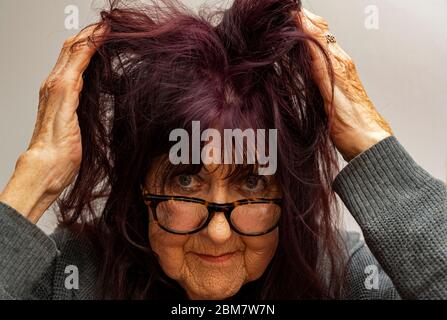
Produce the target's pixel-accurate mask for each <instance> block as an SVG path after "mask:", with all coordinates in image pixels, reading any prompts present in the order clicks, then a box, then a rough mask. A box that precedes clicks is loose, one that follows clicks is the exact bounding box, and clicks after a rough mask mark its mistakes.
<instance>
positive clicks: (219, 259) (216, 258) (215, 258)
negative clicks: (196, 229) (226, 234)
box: [196, 252, 235, 263]
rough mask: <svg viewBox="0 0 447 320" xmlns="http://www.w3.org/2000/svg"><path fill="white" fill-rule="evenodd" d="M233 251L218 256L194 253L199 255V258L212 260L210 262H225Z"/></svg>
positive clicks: (232, 254) (231, 255)
mask: <svg viewBox="0 0 447 320" xmlns="http://www.w3.org/2000/svg"><path fill="white" fill-rule="evenodd" d="M234 254H235V252H229V253H226V254H222V255H220V256H212V255H208V254H199V253H196V255H198V256H199V258H201V259H203V260H205V261H207V262H212V263H219V262H225V261H228V260H230V259H231V258H232V257H233V256H234Z"/></svg>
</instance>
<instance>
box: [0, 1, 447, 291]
mask: <svg viewBox="0 0 447 320" xmlns="http://www.w3.org/2000/svg"><path fill="white" fill-rule="evenodd" d="M163 5H164V6H160V5H159V4H157V2H155V1H153V2H152V4H151V5H148V6H147V7H145V8H134V9H132V8H129V7H125V8H124V7H120V6H118V4H117V3H116V2H114V3H113V4H112V7H111V8H110V10H107V11H103V12H102V13H101V21H100V22H99V23H98V24H95V25H93V26H90V27H88V28H86V29H84V30H83V31H82V32H81V33H80V34H79V35H77V36H76V37H73V38H70V39H69V40H67V42H66V43H65V45H64V47H63V49H62V52H61V54H60V57H59V59H58V61H57V63H56V66H55V68H54V70H53V71H52V72H51V74H50V76H49V77H48V79H47V80H46V81H45V82H44V83H43V85H42V87H41V90H40V102H39V110H38V116H37V121H36V126H35V130H34V133H33V137H32V139H31V143H30V145H29V147H28V149H27V150H26V151H25V152H24V153H23V154H22V155H21V156H20V157H19V159H18V160H17V163H16V167H15V171H14V174H13V175H12V177H11V179H10V180H9V182H8V184H7V185H6V187H5V188H4V190H3V192H2V194H1V196H0V201H1V203H0V242H1V246H0V296H1V297H2V298H13V299H15V298H37V299H93V298H108V299H165V298H178V299H230V298H231V299H242V298H254V299H281V298H282V299H327V298H329V299H340V298H352V299H399V298H405V299H414V298H447V252H446V248H445V247H446V246H445V244H446V240H447V238H446V237H447V236H446V235H447V232H446V231H447V216H446V213H447V192H446V188H445V185H444V184H443V183H442V182H441V181H438V180H436V179H434V178H433V177H431V176H430V175H429V174H428V173H427V172H426V171H425V170H424V169H422V168H421V167H420V166H418V165H417V164H416V163H415V162H414V161H413V159H412V158H411V157H410V155H409V154H408V153H407V152H406V151H405V150H404V148H403V147H402V146H401V145H400V144H399V142H398V141H397V139H396V137H394V136H393V133H392V131H391V129H390V127H389V126H388V124H387V123H386V121H385V120H384V119H383V118H382V117H381V116H380V115H379V114H378V112H377V111H376V109H375V107H374V105H373V103H372V102H371V100H370V99H369V98H368V96H367V94H366V92H365V90H364V88H363V86H362V84H361V82H360V79H359V76H358V74H357V72H356V68H355V65H354V63H353V62H352V60H351V59H350V57H349V56H348V55H347V54H346V53H345V52H344V51H343V50H342V49H341V48H340V46H339V45H338V44H337V42H336V39H335V37H334V36H333V35H331V34H329V33H328V25H327V23H326V21H325V20H324V19H322V18H321V17H318V16H315V15H314V14H311V13H310V12H308V11H306V10H305V9H302V8H301V4H300V3H299V2H298V1H292V0H281V1H280V0H276V1H274V0H262V1H261V0H256V1H254V0H235V1H234V4H233V6H232V7H231V8H230V9H228V10H225V11H222V12H219V14H220V18H221V19H220V20H219V23H217V24H216V23H214V22H215V21H216V20H215V19H214V18H215V17H216V15H208V16H206V17H205V16H204V14H203V15H202V16H197V15H195V14H193V13H191V12H189V11H188V9H187V8H184V7H182V6H181V5H180V4H179V3H171V2H168V1H163ZM196 123H199V124H200V129H205V131H203V132H202V136H201V137H202V138H203V137H204V135H205V139H201V140H200V141H198V142H197V141H195V142H194V141H191V140H192V139H190V137H192V136H194V135H195V134H197V133H198V132H197V127H196V126H195V124H196ZM228 129H233V131H232V132H233V133H234V132H239V133H241V132H249V131H247V130H250V129H252V130H253V132H256V133H257V135H256V138H257V141H256V142H257V144H256V147H255V148H254V149H253V148H252V147H253V145H252V144H251V143H249V142H250V140H249V139H248V138H247V136H244V137H243V138H247V139H246V141H247V143H246V149H243V150H242V151H241V150H240V149H238V148H237V147H238V145H237V144H235V145H232V144H230V148H229V151H228V148H227V150H224V152H222V150H221V148H220V146H221V142H222V141H220V140H221V137H222V135H218V134H219V133H225V132H227V131H226V130H228ZM175 130H177V131H175ZM234 130H236V131H234ZM237 130H239V131H237ZM175 132H177V133H178V134H175ZM205 132H206V133H207V134H205ZM266 132H269V133H272V135H270V134H269V135H268V137H267V135H266V134H265V133H266ZM173 133H174V134H173ZM199 133H200V132H199ZM184 134H185V135H184ZM223 135H224V136H225V134H223ZM210 136H212V139H210ZM178 137H183V138H185V137H186V138H185V139H186V140H184V141H183V142H185V143H184V145H185V148H184V150H180V151H185V150H186V151H188V152H186V154H182V155H180V156H179V155H178V152H177V151H179V149H175V148H174V147H175V146H176V145H177V144H176V143H178V141H177V140H178V139H176V138H178ZM206 137H208V138H206ZM233 138H234V137H232V138H231V139H233ZM231 141H232V140H230V142H231ZM242 141H244V140H242ZM258 142H261V143H260V144H258ZM210 146H211V148H210ZM224 146H227V143H226V142H224ZM261 146H264V147H265V146H268V148H267V149H268V150H269V151H268V154H267V155H266V154H265V150H261V149H262V148H261ZM173 148H174V149H173ZM250 148H252V149H250ZM263 149H266V148H263ZM173 150H174V151H173ZM204 150H205V151H204ZM336 150H338V151H339V152H340V153H341V155H342V156H343V158H344V159H345V160H346V161H348V165H347V166H346V167H345V168H344V169H343V170H342V171H341V172H338V171H337V154H336V152H335V151H336ZM189 151H191V152H189ZM261 151H264V152H261ZM250 152H252V153H251V154H252V155H253V154H254V155H256V157H255V161H251V162H250V161H247V160H248V159H249V157H248V155H250ZM224 153H225V156H228V155H229V159H232V157H231V156H232V155H234V156H235V158H237V156H241V157H240V158H239V160H240V159H243V160H244V161H242V162H239V163H238V162H234V161H220V160H222V159H223V158H225V156H224ZM262 155H264V156H265V157H264V158H262V157H261V156H262ZM266 156H268V157H267V158H268V159H270V160H271V161H274V162H276V164H275V166H271V167H270V168H271V169H272V168H273V170H270V172H267V174H266V171H262V170H260V169H262V168H264V169H265V164H266V162H265V161H264V160H265V158H266ZM173 159H174V160H176V161H173ZM179 159H180V160H181V161H177V160H179ZM227 160H228V159H227ZM337 173H338V175H337ZM72 182H74V183H73V184H72ZM69 186H70V188H67V187H69ZM65 189H67V190H66V191H67V192H66V193H64V194H62V193H63V191H64V190H65ZM334 191H335V192H336V193H337V194H338V195H339V196H340V198H341V199H342V200H343V202H344V203H345V204H346V206H347V208H348V209H349V211H350V212H351V214H352V215H353V216H354V217H355V218H356V220H357V222H358V223H359V225H360V226H361V228H362V230H363V233H364V236H365V241H366V243H365V242H363V241H362V240H361V239H360V237H359V236H358V235H356V234H352V233H346V232H343V231H341V230H340V229H339V227H338V226H337V223H336V222H337V208H336V206H335V205H334V204H335V193H334ZM102 199H104V201H103V202H101V203H100V204H101V206H97V205H96V204H97V203H95V201H97V200H102ZM56 200H57V204H58V205H59V209H60V224H59V226H58V228H57V229H56V231H55V232H54V233H53V234H52V235H51V236H47V235H46V234H44V233H43V232H42V231H41V230H40V229H39V228H38V227H36V226H35V223H36V222H37V221H38V220H39V219H40V217H41V216H42V214H43V213H44V212H45V210H46V209H47V208H48V207H49V206H50V205H51V204H53V203H54V202H56ZM98 207H100V208H101V209H98ZM74 275H76V276H78V278H76V277H75V276H74Z"/></svg>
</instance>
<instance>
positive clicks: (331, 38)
mask: <svg viewBox="0 0 447 320" xmlns="http://www.w3.org/2000/svg"><path fill="white" fill-rule="evenodd" d="M324 37H325V38H326V41H327V43H336V42H337V38H335V36H334V35H333V34H331V33H326V34H325V35H324Z"/></svg>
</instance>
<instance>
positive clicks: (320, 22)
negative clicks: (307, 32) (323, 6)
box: [302, 7, 329, 31]
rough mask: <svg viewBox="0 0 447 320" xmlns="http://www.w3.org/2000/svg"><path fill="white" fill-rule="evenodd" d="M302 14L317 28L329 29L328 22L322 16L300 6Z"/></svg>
mask: <svg viewBox="0 0 447 320" xmlns="http://www.w3.org/2000/svg"><path fill="white" fill-rule="evenodd" d="M302 12H303V14H304V15H305V16H306V17H307V18H308V19H309V20H310V21H311V22H312V23H313V24H314V25H315V26H317V27H318V28H320V29H322V30H324V31H327V30H329V24H328V22H327V21H326V19H324V18H323V17H320V16H317V15H316V14H314V13H312V12H310V11H309V10H307V9H306V8H304V7H303V8H302Z"/></svg>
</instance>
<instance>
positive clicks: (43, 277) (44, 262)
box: [0, 137, 447, 299]
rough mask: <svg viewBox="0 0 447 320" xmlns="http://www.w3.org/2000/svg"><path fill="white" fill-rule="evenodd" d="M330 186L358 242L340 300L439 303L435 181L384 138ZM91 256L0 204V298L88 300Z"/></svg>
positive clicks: (77, 242)
mask: <svg viewBox="0 0 447 320" xmlns="http://www.w3.org/2000/svg"><path fill="white" fill-rule="evenodd" d="M333 187H334V190H335V191H336V193H337V194H338V195H339V196H340V198H341V199H342V201H343V202H344V203H345V205H346V207H347V208H348V210H349V211H350V212H351V214H352V215H353V216H354V218H355V219H356V221H357V222H358V223H359V225H360V227H361V228H362V231H363V234H364V238H365V241H363V240H361V237H360V236H359V235H358V234H354V233H350V234H348V236H347V237H346V239H345V241H346V244H347V246H348V248H349V255H350V260H349V268H348V274H347V277H346V281H347V282H346V295H345V297H346V298H347V299H400V298H403V299H447V190H446V186H445V185H444V183H443V182H441V181H439V180H436V179H434V178H433V177H432V176H430V174H428V173H427V172H426V171H425V170H424V169H422V168H421V167H420V166H418V165H417V164H416V163H415V162H414V160H413V159H412V158H411V157H410V155H409V154H408V153H407V152H406V151H405V150H404V148H403V147H402V145H401V144H400V143H399V142H398V141H397V139H396V138H395V137H390V138H387V139H385V140H383V141H381V142H379V143H378V144H376V145H374V146H373V147H371V148H370V149H369V150H367V151H365V152H363V153H362V154H360V155H359V156H357V157H356V158H354V159H353V160H352V161H351V162H350V163H349V164H348V165H347V166H346V167H345V168H344V169H343V170H342V171H341V172H340V173H339V174H338V176H337V177H336V179H335V181H334V183H333ZM365 242H366V243H365ZM93 252H94V251H93V249H92V247H91V245H90V244H89V243H88V241H86V240H85V239H83V238H81V237H79V236H78V235H76V234H73V233H71V232H69V231H67V230H64V229H62V228H57V229H56V231H55V232H54V233H53V234H52V235H51V236H47V235H46V234H45V233H44V232H42V231H41V230H40V229H39V228H38V227H36V226H35V225H34V224H32V223H31V222H29V221H28V220H27V219H25V218H24V217H23V216H22V215H20V214H19V213H18V212H17V211H15V210H14V209H13V208H11V207H9V206H8V205H6V204H4V203H1V202H0V298H2V299H94V298H95V289H94V288H95V283H96V277H97V267H98V259H97V257H96V256H95V254H94V253H93ZM72 265H74V266H76V267H77V268H78V270H79V288H78V289H73V288H70V286H68V288H67V287H66V286H65V282H66V279H67V277H68V276H69V275H70V274H72V272H71V271H70V270H71V269H70V266H72ZM67 267H68V268H67Z"/></svg>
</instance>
